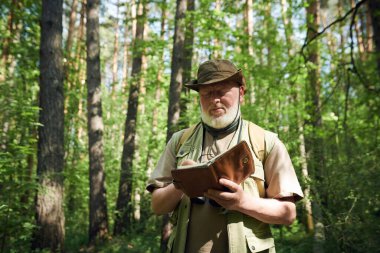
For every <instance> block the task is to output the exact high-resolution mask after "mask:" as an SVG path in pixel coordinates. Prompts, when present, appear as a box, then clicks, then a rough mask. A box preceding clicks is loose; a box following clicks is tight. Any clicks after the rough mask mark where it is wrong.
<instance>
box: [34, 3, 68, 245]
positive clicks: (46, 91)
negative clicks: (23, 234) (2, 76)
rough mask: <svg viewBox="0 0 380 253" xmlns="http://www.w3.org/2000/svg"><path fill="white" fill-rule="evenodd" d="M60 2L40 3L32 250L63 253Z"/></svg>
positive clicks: (61, 8)
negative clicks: (35, 179) (36, 148)
mask: <svg viewBox="0 0 380 253" xmlns="http://www.w3.org/2000/svg"><path fill="white" fill-rule="evenodd" d="M62 12H63V2H62V0H43V1H42V17H41V45H40V94H39V99H40V101H39V103H40V108H41V111H40V116H39V122H40V124H41V126H40V127H39V128H38V152H37V158H38V163H37V177H38V183H39V186H40V187H39V188H38V191H37V195H36V223H37V224H36V225H37V227H36V229H35V231H34V233H33V239H32V249H48V250H50V251H52V252H58V251H63V247H64V238H65V229H64V223H65V218H64V213H63V207H62V203H63V175H62V172H63V165H64V127H63V125H64V124H63V123H64V113H63V103H64V96H63V61H62V60H63V58H62Z"/></svg>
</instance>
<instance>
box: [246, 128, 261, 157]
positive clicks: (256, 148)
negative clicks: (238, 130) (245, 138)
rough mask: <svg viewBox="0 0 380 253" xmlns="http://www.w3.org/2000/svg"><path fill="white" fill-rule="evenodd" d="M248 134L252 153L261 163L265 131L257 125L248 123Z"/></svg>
mask: <svg viewBox="0 0 380 253" xmlns="http://www.w3.org/2000/svg"><path fill="white" fill-rule="evenodd" d="M248 134H249V141H250V142H251V145H252V148H253V152H254V153H255V155H256V157H257V158H259V160H260V161H261V162H263V161H264V160H265V130H264V129H263V128H261V127H259V126H258V125H256V124H254V123H252V122H249V125H248Z"/></svg>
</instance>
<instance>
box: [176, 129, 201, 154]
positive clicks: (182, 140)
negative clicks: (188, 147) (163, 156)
mask: <svg viewBox="0 0 380 253" xmlns="http://www.w3.org/2000/svg"><path fill="white" fill-rule="evenodd" d="M198 125H199V123H198V124H195V125H192V126H191V127H189V128H186V129H185V130H184V131H183V134H182V136H181V138H180V139H179V141H178V143H177V145H176V146H175V153H176V154H177V153H178V151H179V149H180V148H181V146H182V145H183V144H184V143H185V142H186V141H187V140H188V139H189V138H190V136H191V135H192V134H193V133H194V130H195V128H196V127H197V126H198Z"/></svg>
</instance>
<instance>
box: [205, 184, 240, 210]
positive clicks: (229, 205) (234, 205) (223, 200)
mask: <svg viewBox="0 0 380 253" xmlns="http://www.w3.org/2000/svg"><path fill="white" fill-rule="evenodd" d="M219 183H220V184H221V185H223V186H225V187H226V188H227V189H228V190H229V191H218V190H214V189H209V190H208V191H207V192H206V193H205V197H207V198H210V199H212V200H215V201H216V202H217V203H218V204H219V205H221V206H222V207H224V208H226V209H228V210H239V208H241V207H242V206H243V202H244V201H245V199H246V197H247V196H246V193H244V191H243V188H242V187H241V186H240V185H238V184H236V183H235V182H233V181H231V180H228V179H225V178H221V179H219Z"/></svg>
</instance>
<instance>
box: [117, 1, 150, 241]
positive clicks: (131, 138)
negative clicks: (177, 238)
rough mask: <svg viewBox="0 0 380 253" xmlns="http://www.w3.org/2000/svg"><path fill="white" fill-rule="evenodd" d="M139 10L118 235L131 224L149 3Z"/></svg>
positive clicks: (121, 185) (126, 130) (119, 201)
mask: <svg viewBox="0 0 380 253" xmlns="http://www.w3.org/2000/svg"><path fill="white" fill-rule="evenodd" d="M138 7H139V13H138V17H137V26H136V36H135V39H134V45H133V63H132V73H131V74H132V81H131V82H130V87H129V99H128V110H127V118H126V121H125V131H124V144H123V155H122V158H121V171H120V182H119V194H118V196H117V203H116V218H115V227H114V234H115V235H119V234H122V233H123V232H125V231H126V230H127V229H128V228H129V227H130V224H131V217H132V215H133V214H132V203H131V197H132V182H133V180H132V179H133V178H132V177H133V175H132V166H133V163H132V162H133V156H134V153H135V147H136V145H135V136H136V122H137V108H138V101H139V91H140V73H141V66H142V55H143V47H142V43H143V39H144V24H145V16H146V9H145V7H146V5H145V2H144V1H141V2H140V3H139V5H138Z"/></svg>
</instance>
